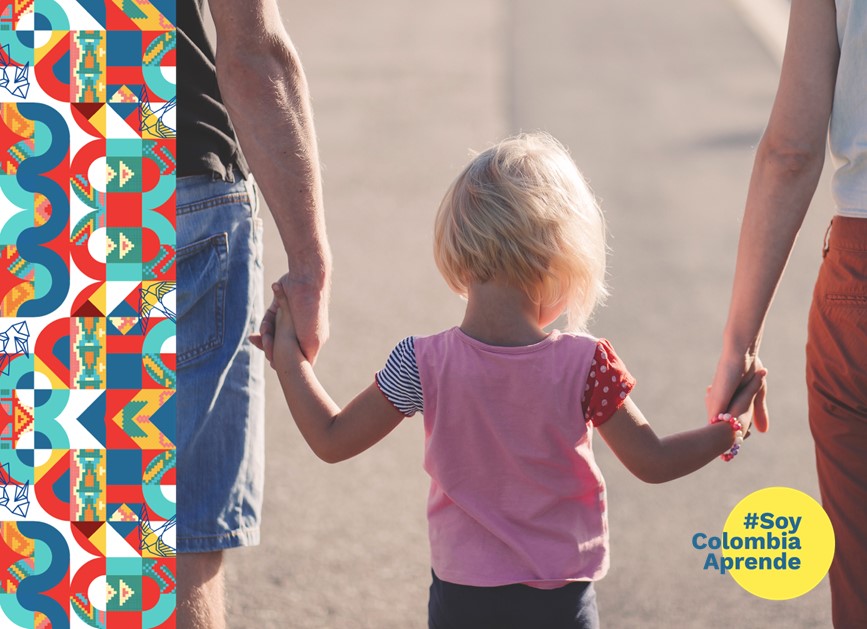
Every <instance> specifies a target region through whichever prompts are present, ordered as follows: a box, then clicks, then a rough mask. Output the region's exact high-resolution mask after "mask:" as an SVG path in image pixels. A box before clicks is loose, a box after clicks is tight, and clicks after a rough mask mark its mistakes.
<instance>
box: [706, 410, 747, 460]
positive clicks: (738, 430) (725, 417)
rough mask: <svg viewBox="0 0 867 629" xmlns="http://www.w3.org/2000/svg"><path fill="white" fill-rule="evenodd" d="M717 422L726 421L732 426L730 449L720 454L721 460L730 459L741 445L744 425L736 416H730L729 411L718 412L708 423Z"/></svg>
mask: <svg viewBox="0 0 867 629" xmlns="http://www.w3.org/2000/svg"><path fill="white" fill-rule="evenodd" d="M717 422H727V423H728V425H729V426H731V427H732V432H733V433H734V434H735V442H734V444H732V447H731V449H730V450H729V451H728V452H724V453H723V454H722V455H721V456H720V458H721V459H722V460H723V461H731V460H732V459H733V458H735V456H737V453H738V450H740V449H741V445H742V444H743V442H744V431H743V428H744V427H743V425H742V424H741V423H740V422H739V421H738V418H737V417H732V416H731V415H730V414H729V413H720V414H719V415H717V416H716V417H714V418H713V419H712V420H711V422H710V423H711V424H716V423H717Z"/></svg>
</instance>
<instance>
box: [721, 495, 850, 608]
mask: <svg viewBox="0 0 867 629" xmlns="http://www.w3.org/2000/svg"><path fill="white" fill-rule="evenodd" d="M720 552H721V554H722V559H721V563H722V564H723V566H724V567H725V568H726V571H727V572H729V573H730V574H731V575H732V578H734V580H735V581H737V583H738V585H740V586H741V587H742V588H744V589H745V590H746V591H747V592H750V593H751V594H755V595H756V596H760V597H762V598H767V599H770V600H775V601H782V600H787V599H790V598H795V597H797V596H801V595H802V594H806V593H807V592H809V591H810V590H812V589H813V588H814V587H816V585H818V584H819V581H821V580H822V578H823V577H824V576H825V575H826V574H827V573H828V568H829V567H830V565H831V559H833V558H834V529H833V528H832V527H831V521H830V520H829V519H828V515H827V514H826V513H825V510H824V509H822V506H821V505H820V504H819V503H818V502H816V501H815V500H813V498H811V497H810V496H808V495H807V494H805V493H804V492H801V491H798V490H797V489H792V488H790V487H767V488H765V489H760V490H759V491H755V492H753V493H751V494H750V495H749V496H747V497H746V498H744V499H743V500H741V501H740V502H739V503H738V504H737V505H736V506H735V508H734V509H732V512H731V513H730V514H729V517H728V519H727V520H726V523H725V526H724V527H723V535H722V538H721V540H720Z"/></svg>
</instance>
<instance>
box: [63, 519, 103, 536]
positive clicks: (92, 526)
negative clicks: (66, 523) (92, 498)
mask: <svg viewBox="0 0 867 629" xmlns="http://www.w3.org/2000/svg"><path fill="white" fill-rule="evenodd" d="M71 524H72V526H74V527H75V528H77V529H78V530H79V531H81V532H82V533H84V535H85V537H87V538H88V539H90V536H91V535H93V534H94V533H96V531H97V530H98V529H99V527H101V526H102V525H103V524H105V522H72V523H71Z"/></svg>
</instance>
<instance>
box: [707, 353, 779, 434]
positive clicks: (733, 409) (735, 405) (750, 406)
mask: <svg viewBox="0 0 867 629" xmlns="http://www.w3.org/2000/svg"><path fill="white" fill-rule="evenodd" d="M767 375H768V370H767V369H765V368H764V367H762V368H761V369H758V370H756V372H755V373H754V374H753V375H752V377H751V378H750V379H749V380H747V381H746V382H745V383H743V384H742V385H741V387H740V389H739V390H738V392H737V393H736V394H735V396H734V397H733V398H732V401H731V404H730V405H729V408H728V410H727V411H726V412H727V413H729V414H730V415H731V416H732V417H736V418H737V419H738V421H739V422H740V423H741V426H742V427H743V433H744V437H745V438H746V437H748V436H749V430H750V426H751V425H752V422H753V411H754V403H755V399H756V395H757V394H758V393H759V391H761V390H762V389H763V388H764V387H766V386H767V385H766V382H765V379H766V377H767ZM708 388H710V387H708Z"/></svg>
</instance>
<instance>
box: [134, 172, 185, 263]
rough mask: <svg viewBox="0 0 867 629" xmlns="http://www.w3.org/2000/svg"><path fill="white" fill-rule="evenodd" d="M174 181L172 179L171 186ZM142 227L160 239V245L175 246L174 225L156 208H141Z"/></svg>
mask: <svg viewBox="0 0 867 629" xmlns="http://www.w3.org/2000/svg"><path fill="white" fill-rule="evenodd" d="M174 185H175V182H174V181H172V186H174ZM141 220H142V227H144V228H145V229H149V230H151V231H152V232H153V233H154V234H156V236H157V238H159V240H160V244H161V245H171V246H172V247H174V246H175V243H176V238H177V236H176V235H175V226H174V225H172V224H171V222H170V221H169V219H167V218H166V217H165V216H163V215H162V214H160V213H159V212H157V211H156V210H142V215H141Z"/></svg>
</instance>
